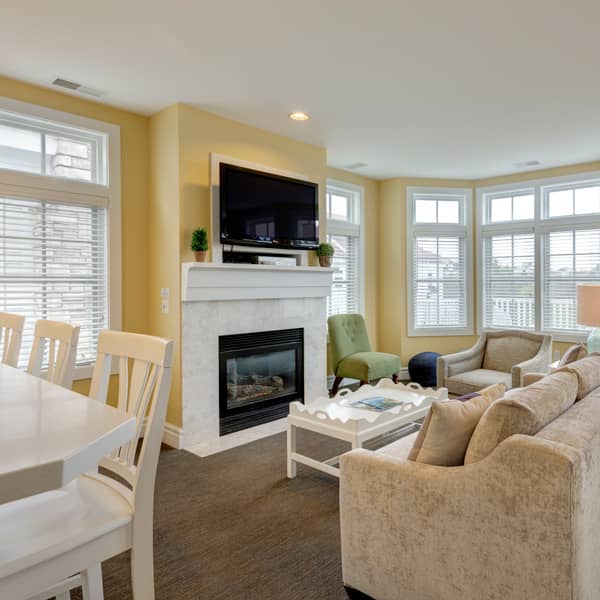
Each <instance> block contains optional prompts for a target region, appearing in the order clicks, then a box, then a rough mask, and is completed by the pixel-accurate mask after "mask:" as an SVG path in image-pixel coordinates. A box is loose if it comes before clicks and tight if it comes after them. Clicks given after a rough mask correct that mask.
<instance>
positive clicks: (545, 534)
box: [340, 355, 600, 600]
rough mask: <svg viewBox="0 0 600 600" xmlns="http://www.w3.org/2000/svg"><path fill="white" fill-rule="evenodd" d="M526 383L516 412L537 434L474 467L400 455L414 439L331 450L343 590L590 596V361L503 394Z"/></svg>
mask: <svg viewBox="0 0 600 600" xmlns="http://www.w3.org/2000/svg"><path fill="white" fill-rule="evenodd" d="M584 361H588V362H587V363H584ZM590 361H591V362H590ZM581 365H583V366H581ZM565 371H566V373H565ZM557 377H558V378H560V381H558V383H554V381H555V379H556V378H557ZM551 378H555V379H551ZM565 381H566V384H565ZM540 384H541V388H540ZM544 385H545V386H546V387H545V388H544ZM534 387H535V388H536V389H538V390H539V389H542V390H543V394H542V396H541V397H540V395H539V394H538V397H537V398H535V402H537V405H535V403H533V404H532V405H531V406H527V405H525V408H523V406H521V407H520V408H519V410H523V411H524V414H525V415H526V419H528V422H529V423H530V425H531V424H533V425H531V427H532V430H535V431H537V429H538V428H539V431H537V432H535V431H533V432H532V434H531V435H523V434H519V435H511V436H510V437H508V438H506V439H504V440H503V441H501V442H500V443H499V444H498V445H497V446H495V448H494V449H493V450H492V451H491V453H490V454H489V455H487V456H485V458H483V459H481V460H478V462H473V463H471V464H467V465H464V466H460V467H437V466H430V465H426V464H422V463H417V462H412V461H409V460H408V459H407V456H408V452H409V450H410V448H411V446H412V441H413V439H414V435H413V436H409V437H408V438H404V439H401V440H399V441H398V442H395V443H393V444H390V445H389V446H386V447H384V448H382V449H381V450H379V451H377V452H371V451H367V450H363V449H360V450H354V451H352V452H349V453H348V454H346V455H344V456H342V459H341V479H340V508H341V533H342V566H343V578H344V584H345V585H346V586H347V587H348V588H349V594H350V595H351V597H355V598H365V597H372V598H375V599H376V600H598V599H599V598H600V568H599V567H600V562H599V561H600V356H597V355H596V356H594V355H591V357H588V358H587V359H583V360H582V361H578V362H577V363H573V365H572V366H570V367H565V368H564V369H563V370H561V372H560V373H558V374H552V375H548V376H547V377H546V378H544V380H543V381H541V382H539V384H536V385H535V386H531V387H530V388H524V389H522V390H515V391H514V392H511V394H513V397H515V396H516V397H519V394H521V395H522V393H523V392H524V391H527V390H532V389H533V388H534ZM553 390H554V392H553ZM575 395H576V396H577V398H576V397H575ZM559 396H560V397H559ZM576 399H577V401H576ZM498 402H501V401H498ZM504 402H506V400H505V401H504ZM509 404H510V402H509ZM517 404H518V403H517ZM492 406H494V405H492ZM515 406H516V405H515ZM536 406H537V407H536ZM545 406H547V407H549V408H548V410H547V411H546V409H545V408H544V407H545ZM565 406H569V408H566V409H565ZM540 407H541V409H540ZM557 407H558V409H557ZM490 409H491V407H490V408H488V409H487V410H488V411H490ZM503 409H504V410H505V411H508V413H510V412H511V411H510V406H509V407H508V409H507V408H506V406H503ZM552 410H554V411H555V414H552ZM536 411H537V412H536ZM544 411H546V412H544ZM560 411H563V412H560ZM538 413H539V414H538ZM486 414H487V413H486ZM557 414H558V416H556V415H557ZM485 416H486V415H485V414H484V416H483V417H482V421H481V422H483V419H484V418H485ZM505 416H506V415H505ZM508 416H509V418H512V417H510V414H509V415H508ZM488 420H489V419H488ZM481 422H480V424H481ZM476 434H477V430H476V431H475V433H474V434H473V438H472V439H471V442H473V440H474V439H475V436H476ZM415 435H416V434H415ZM468 455H469V452H467V457H468ZM364 594H366V595H367V596H365V595H364Z"/></svg>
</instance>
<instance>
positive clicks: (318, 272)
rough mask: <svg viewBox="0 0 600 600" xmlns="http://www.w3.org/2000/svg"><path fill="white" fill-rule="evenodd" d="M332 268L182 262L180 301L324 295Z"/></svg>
mask: <svg viewBox="0 0 600 600" xmlns="http://www.w3.org/2000/svg"><path fill="white" fill-rule="evenodd" d="M333 273H334V269H327V268H323V267H300V266H298V267H287V266H274V265H249V264H237V263H183V264H182V265H181V285H182V290H181V299H182V302H209V301H211V300H221V301H223V300H253V299H254V300H264V299H272V298H323V297H326V296H329V294H330V292H331V283H332V279H333Z"/></svg>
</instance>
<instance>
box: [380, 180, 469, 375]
mask: <svg viewBox="0 0 600 600" xmlns="http://www.w3.org/2000/svg"><path fill="white" fill-rule="evenodd" d="M411 186H431V187H471V186H472V182H470V181H461V180H447V179H412V178H405V177H402V178H397V179H388V180H386V181H381V182H380V183H379V213H378V217H379V218H378V244H377V246H378V257H379V278H378V279H379V285H378V288H377V290H378V293H377V299H378V312H377V317H378V319H377V322H378V329H379V350H381V351H382V352H392V353H394V354H399V355H400V357H401V359H402V366H403V367H406V365H407V364H408V361H409V359H410V357H411V356H413V355H415V354H417V353H418V352H424V351H426V350H431V351H435V352H439V353H440V354H448V353H450V352H455V351H457V350H461V349H463V348H466V347H468V346H470V345H471V344H472V343H473V342H474V340H475V339H476V337H475V336H456V337H453V336H440V337H409V336H408V314H407V310H406V305H407V297H408V293H409V290H408V289H407V287H408V286H407V279H406V278H407V263H406V238H407V235H406V202H407V199H406V188H407V187H411Z"/></svg>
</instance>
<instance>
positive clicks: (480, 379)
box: [446, 369, 512, 396]
mask: <svg viewBox="0 0 600 600" xmlns="http://www.w3.org/2000/svg"><path fill="white" fill-rule="evenodd" d="M495 383H503V384H504V385H505V386H506V389H507V390H509V389H510V388H511V387H512V375H511V374H510V373H503V372H502V371H491V370H490V369H475V371H467V372H466V373H459V374H458V375H452V377H448V379H446V386H447V388H448V392H450V393H451V394H456V395H457V396H463V395H464V394H470V393H471V392H478V391H479V390H482V389H483V388H486V387H488V386H490V385H494V384H495Z"/></svg>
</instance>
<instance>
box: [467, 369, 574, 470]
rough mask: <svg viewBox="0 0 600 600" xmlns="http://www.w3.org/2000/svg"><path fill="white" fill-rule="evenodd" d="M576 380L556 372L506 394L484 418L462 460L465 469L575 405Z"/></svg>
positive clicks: (569, 374) (537, 429)
mask: <svg viewBox="0 0 600 600" xmlns="http://www.w3.org/2000/svg"><path fill="white" fill-rule="evenodd" d="M576 396H577V377H576V376H575V375H574V374H573V373H567V372H564V371H557V372H555V373H552V374H551V375H548V376H547V377H544V378H543V379H540V381H538V382H536V383H532V384H531V385H529V386H527V387H526V388H516V389H514V390H510V391H508V392H507V393H506V394H505V395H504V398H502V399H501V400H498V401H496V402H494V403H493V404H492V405H491V406H490V407H489V408H488V409H487V410H486V411H485V413H484V414H483V416H482V417H481V419H480V421H479V423H478V424H477V427H476V428H475V431H474V432H473V436H472V437H471V441H470V442H469V447H468V448H467V454H466V456H465V465H468V464H471V463H474V462H478V461H480V460H482V459H483V458H485V457H486V456H487V455H488V454H490V453H491V452H492V451H493V450H494V449H495V448H496V446H498V444H500V443H501V442H502V441H504V440H505V439H506V438H508V437H510V436H511V435H514V434H517V433H521V434H526V435H535V434H536V433H537V432H538V431H540V429H542V427H544V426H546V425H547V424H548V423H550V422H551V421H553V420H554V419H556V418H557V417H558V416H559V415H561V414H562V413H563V412H564V411H565V410H567V409H568V408H569V407H570V406H572V404H573V403H574V402H575V398H576Z"/></svg>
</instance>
